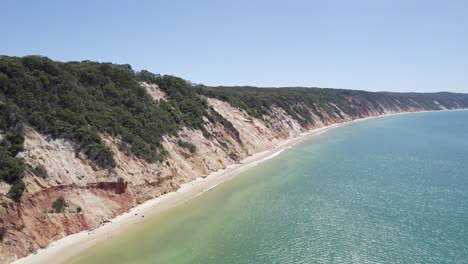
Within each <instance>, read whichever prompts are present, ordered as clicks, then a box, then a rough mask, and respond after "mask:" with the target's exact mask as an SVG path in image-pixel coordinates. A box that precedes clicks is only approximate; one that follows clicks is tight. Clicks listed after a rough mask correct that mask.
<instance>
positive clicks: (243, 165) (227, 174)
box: [13, 111, 439, 264]
mask: <svg viewBox="0 0 468 264" xmlns="http://www.w3.org/2000/svg"><path fill="white" fill-rule="evenodd" d="M421 112H429V111H421ZM438 112H439V111H438ZM409 113H420V112H409ZM399 114H407V113H397V114H386V115H380V116H375V117H367V118H361V119H355V120H352V121H348V122H343V123H337V124H333V125H329V126H325V127H321V128H317V129H313V130H310V131H308V132H305V133H302V134H301V135H300V136H298V137H295V138H290V139H286V140H285V141H282V142H281V143H280V144H278V145H277V146H276V147H275V148H273V149H271V150H266V151H263V152H259V153H256V154H254V155H252V156H250V157H247V158H245V159H244V160H242V161H241V162H240V163H238V164H232V165H229V166H227V167H226V168H225V169H223V170H219V171H216V172H212V173H210V174H209V175H208V176H207V177H206V178H198V179H196V180H194V181H192V182H189V183H186V184H184V185H182V186H181V188H179V189H178V190H177V191H175V192H171V193H167V194H164V195H162V196H159V197H157V198H155V199H152V200H148V201H146V202H145V203H143V204H141V205H138V206H135V207H134V208H132V209H130V210H129V211H128V212H126V213H124V214H121V215H119V216H117V217H115V218H113V219H111V220H110V222H108V223H106V224H104V225H101V226H99V227H97V228H96V229H94V230H86V231H82V232H79V233H76V234H73V235H69V236H67V237H64V238H62V239H59V240H57V241H54V242H52V243H51V244H50V245H49V246H47V247H46V248H44V249H40V250H39V251H38V252H37V253H36V254H32V255H29V256H27V257H24V258H21V259H19V260H17V261H15V262H13V263H15V264H25V263H64V262H66V261H67V260H69V259H70V258H71V257H73V256H76V255H78V254H79V253H80V252H83V251H85V250H86V249H88V248H90V247H92V246H94V245H96V244H98V243H100V242H102V241H104V240H108V239H110V238H112V237H115V236H118V235H119V234H121V233H123V232H124V231H126V230H127V229H128V228H131V227H132V226H133V225H135V224H138V223H140V222H142V221H145V218H144V217H151V216H154V215H156V214H158V213H161V212H162V211H164V210H167V209H169V208H172V207H174V206H177V205H178V204H181V203H183V202H186V201H188V200H190V199H192V198H194V197H196V196H198V195H200V194H203V193H204V192H206V191H209V190H210V189H212V188H214V187H216V186H217V185H218V184H221V183H223V182H225V181H227V180H229V179H231V178H232V177H234V176H235V175H237V174H239V173H241V172H243V171H245V170H247V169H249V168H251V167H253V166H256V165H257V164H259V163H261V162H262V161H265V160H267V159H270V158H273V157H275V156H277V155H279V154H280V153H281V152H282V151H284V150H285V149H287V148H290V147H291V146H293V145H295V144H297V143H299V142H301V141H302V140H304V139H305V138H306V137H308V136H311V135H317V134H321V133H323V132H325V131H327V130H329V129H332V128H336V127H339V126H342V125H345V124H350V123H354V122H357V121H363V120H368V119H371V118H378V117H385V116H391V115H399ZM146 219H147V218H146Z"/></svg>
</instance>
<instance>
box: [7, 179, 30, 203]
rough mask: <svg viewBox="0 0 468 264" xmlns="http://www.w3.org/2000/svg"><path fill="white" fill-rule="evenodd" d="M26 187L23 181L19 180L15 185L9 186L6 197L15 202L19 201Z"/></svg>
mask: <svg viewBox="0 0 468 264" xmlns="http://www.w3.org/2000/svg"><path fill="white" fill-rule="evenodd" d="M25 189H26V186H25V185H24V182H23V180H19V181H18V182H17V183H15V184H13V186H11V188H10V190H9V191H8V193H7V196H8V197H10V198H11V199H13V200H14V201H16V202H19V201H20V200H21V196H22V195H23V192H24V190H25Z"/></svg>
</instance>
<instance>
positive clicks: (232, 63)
mask: <svg viewBox="0 0 468 264" xmlns="http://www.w3.org/2000/svg"><path fill="white" fill-rule="evenodd" d="M0 10H1V12H0V14H1V15H0V25H2V26H1V29H0V32H1V39H0V54H5V55H15V56H23V55H29V54H36V55H44V56H48V57H50V58H52V59H56V60H61V61H70V60H86V59H89V60H97V61H110V62H115V63H129V64H131V65H132V66H133V67H134V69H137V70H140V69H148V70H149V71H151V72H154V73H162V74H172V75H176V76H180V77H183V78H186V79H189V80H191V81H193V82H196V83H204V84H207V85H257V86H319V87H335V88H350V89H365V90H372V91H381V90H390V91H442V90H447V91H454V92H468V1H430V0H428V1H410V0H407V1H383V0H373V1H370V0H369V1H346V0H343V1H333V0H328V1H325V0H324V1H312V0H311V1H305V0H304V1H294V0H289V1H286V0H284V1H255V0H235V1H234V0H232V1H214V0H211V1H204V0H197V1H195V0H193V1H188V0H187V1H177V0H168V1H130V0H129V1H119V0H114V1H100V0H93V1H85V0H83V1H48V0H41V1H32V0H31V1H22V0H11V1H10V0H0Z"/></svg>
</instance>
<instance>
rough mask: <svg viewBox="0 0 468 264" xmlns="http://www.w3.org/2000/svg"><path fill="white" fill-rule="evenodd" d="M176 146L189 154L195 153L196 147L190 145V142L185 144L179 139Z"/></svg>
mask: <svg viewBox="0 0 468 264" xmlns="http://www.w3.org/2000/svg"><path fill="white" fill-rule="evenodd" d="M177 144H178V145H179V146H181V147H183V148H185V149H187V150H188V151H190V153H192V154H193V153H195V151H197V147H196V146H195V145H194V144H192V143H190V142H186V141H182V140H181V139H179V141H177Z"/></svg>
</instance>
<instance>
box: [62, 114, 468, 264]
mask: <svg viewBox="0 0 468 264" xmlns="http://www.w3.org/2000/svg"><path fill="white" fill-rule="evenodd" d="M71 262H72V263H75V264H77V263H80V264H81V263H86V264H92V263H468V111H459V112H440V113H422V114H411V115H401V116H392V117H386V118H379V119H373V120H368V121H363V122H358V123H354V124H350V125H346V126H343V127H340V128H337V129H333V130H331V131H329V132H327V133H324V134H321V135H318V136H315V137H311V138H310V139H308V140H306V141H304V142H303V143H301V144H299V145H296V146H294V147H293V148H291V149H288V150H285V151H284V152H283V153H281V155H278V156H276V157H274V158H272V159H270V160H267V161H265V162H263V163H261V164H260V165H258V166H256V167H254V168H252V169H250V170H248V171H247V172H245V173H243V174H242V175H239V176H238V177H236V178H234V179H233V180H231V181H229V182H227V183H225V184H222V185H219V186H218V187H216V188H215V189H213V190H211V191H209V192H206V193H205V194H204V195H201V196H198V197H197V198H195V199H193V200H191V201H189V202H187V203H185V204H183V205H181V206H178V207H176V208H173V209H171V210H169V211H167V212H165V213H163V214H162V215H160V216H158V217H156V218H153V219H148V221H147V222H146V223H145V224H143V225H141V226H138V227H135V228H134V229H133V230H131V231H129V232H127V233H126V234H125V235H122V236H120V237H117V238H116V239H113V240H112V241H109V242H105V243H103V244H102V245H99V246H97V247H95V248H93V249H92V250H90V251H88V252H86V253H84V254H82V255H80V256H78V257H76V258H75V259H73V260H72V261H71Z"/></svg>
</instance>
